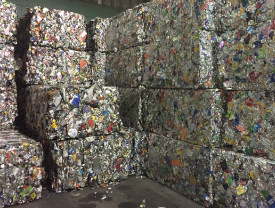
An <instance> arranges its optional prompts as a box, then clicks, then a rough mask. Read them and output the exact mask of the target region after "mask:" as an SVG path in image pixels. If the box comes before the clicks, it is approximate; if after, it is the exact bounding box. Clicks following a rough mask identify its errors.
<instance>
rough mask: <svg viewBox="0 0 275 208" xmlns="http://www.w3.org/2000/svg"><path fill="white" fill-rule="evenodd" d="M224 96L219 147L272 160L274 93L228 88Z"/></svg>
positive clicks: (274, 157)
mask: <svg viewBox="0 0 275 208" xmlns="http://www.w3.org/2000/svg"><path fill="white" fill-rule="evenodd" d="M226 95H227V109H226V110H227V111H226V115H225V120H224V123H223V128H224V130H225V131H224V136H223V139H222V146H223V147H224V148H231V149H233V150H234V151H235V152H243V153H246V154H250V155H255V156H261V157H266V158H269V159H273V160H274V159H275V155H274V147H275V146H274V142H273V126H274V119H273V118H274V116H273V113H274V105H275V104H274V98H273V97H274V92H273V91H229V92H227V93H226Z"/></svg>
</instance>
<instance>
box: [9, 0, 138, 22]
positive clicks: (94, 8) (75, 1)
mask: <svg viewBox="0 0 275 208" xmlns="http://www.w3.org/2000/svg"><path fill="white" fill-rule="evenodd" d="M7 1H9V2H12V3H14V4H16V6H17V12H18V16H19V17H22V16H23V15H24V14H26V12H27V10H26V7H28V8H33V7H34V6H44V7H47V8H49V9H60V10H65V11H70V12H76V13H79V14H82V15H84V16H85V17H86V22H88V21H89V20H91V19H93V18H95V17H102V18H107V17H112V16H115V15H117V14H119V13H121V12H123V9H122V8H123V7H118V8H113V7H110V6H108V5H106V4H107V3H106V2H107V1H110V2H113V1H111V0H106V1H105V0H102V4H103V5H99V4H98V2H99V0H7ZM116 1H124V0H116ZM127 1H128V0H127ZM136 1H137V0H136ZM125 2H126V1H125ZM105 5H106V6H105ZM122 5H123V4H120V6H122Z"/></svg>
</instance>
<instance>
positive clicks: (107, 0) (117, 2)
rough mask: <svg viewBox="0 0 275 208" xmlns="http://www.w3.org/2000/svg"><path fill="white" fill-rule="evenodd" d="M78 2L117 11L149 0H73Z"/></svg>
mask: <svg viewBox="0 0 275 208" xmlns="http://www.w3.org/2000/svg"><path fill="white" fill-rule="evenodd" d="M74 1H79V2H89V3H92V4H99V5H104V6H109V7H115V8H118V9H123V10H125V9H130V8H133V7H134V6H135V5H138V4H142V3H146V2H149V1H150V0H74Z"/></svg>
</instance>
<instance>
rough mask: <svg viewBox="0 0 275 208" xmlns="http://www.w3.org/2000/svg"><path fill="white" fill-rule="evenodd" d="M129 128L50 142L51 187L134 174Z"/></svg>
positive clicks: (103, 181)
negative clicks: (111, 132) (83, 137)
mask: <svg viewBox="0 0 275 208" xmlns="http://www.w3.org/2000/svg"><path fill="white" fill-rule="evenodd" d="M132 141H133V135H132V134H131V132H130V131H126V132H120V133H114V134H110V135H105V136H103V135H101V136H90V137H86V138H85V139H74V140H63V141H56V142H54V141H52V142H51V147H50V148H51V155H52V156H51V157H52V164H50V165H51V167H52V168H51V169H52V170H51V182H52V189H53V190H54V191H55V192H57V193H60V192H63V191H66V190H70V189H75V190H77V189H81V188H83V187H84V186H97V185H100V184H108V183H111V182H115V181H119V180H125V179H126V178H127V177H128V175H130V174H133V163H132V160H131V157H132V145H133V142H132Z"/></svg>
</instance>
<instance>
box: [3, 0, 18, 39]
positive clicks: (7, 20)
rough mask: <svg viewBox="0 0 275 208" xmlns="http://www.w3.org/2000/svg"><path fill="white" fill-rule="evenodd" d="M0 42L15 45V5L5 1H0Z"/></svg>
mask: <svg viewBox="0 0 275 208" xmlns="http://www.w3.org/2000/svg"><path fill="white" fill-rule="evenodd" d="M0 18H1V26H0V42H1V43H9V44H16V43H17V39H16V37H15V35H16V34H17V30H16V20H17V11H16V5H15V4H13V3H10V2H6V0H1V1H0Z"/></svg>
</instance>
